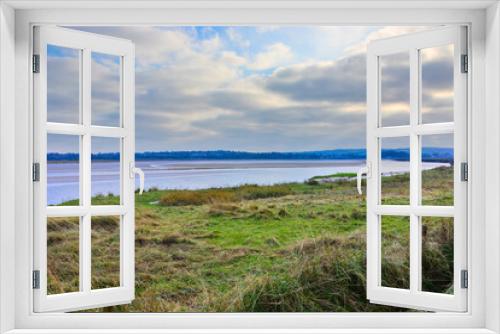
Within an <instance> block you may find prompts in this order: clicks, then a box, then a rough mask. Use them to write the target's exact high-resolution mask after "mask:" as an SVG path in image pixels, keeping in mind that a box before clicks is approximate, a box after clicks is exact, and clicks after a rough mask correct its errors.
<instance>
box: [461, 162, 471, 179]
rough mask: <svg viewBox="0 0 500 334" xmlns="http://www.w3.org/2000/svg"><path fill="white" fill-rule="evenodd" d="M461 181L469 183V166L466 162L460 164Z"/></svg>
mask: <svg viewBox="0 0 500 334" xmlns="http://www.w3.org/2000/svg"><path fill="white" fill-rule="evenodd" d="M460 179H461V180H462V181H469V164H468V163H466V162H462V163H461V164H460Z"/></svg>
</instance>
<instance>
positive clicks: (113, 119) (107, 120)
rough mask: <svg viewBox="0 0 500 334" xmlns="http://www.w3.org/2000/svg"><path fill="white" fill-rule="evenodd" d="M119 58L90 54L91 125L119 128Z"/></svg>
mask: <svg viewBox="0 0 500 334" xmlns="http://www.w3.org/2000/svg"><path fill="white" fill-rule="evenodd" d="M120 61H121V60H120V57H119V56H112V55H106V54H102V53H96V52H92V124H93V125H103V126H120V105H121V103H120V99H121V96H120V87H121V83H120V69H121V64H120Z"/></svg>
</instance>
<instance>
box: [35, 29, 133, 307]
mask: <svg viewBox="0 0 500 334" xmlns="http://www.w3.org/2000/svg"><path fill="white" fill-rule="evenodd" d="M33 40H34V43H33V47H34V50H33V52H34V54H36V55H38V56H39V61H40V64H39V71H38V72H39V73H36V74H34V75H33V94H34V101H33V110H34V113H33V114H34V117H33V120H34V123H33V127H34V140H33V153H34V162H35V163H37V164H38V166H39V181H38V182H35V183H34V184H33V199H34V216H33V250H34V254H33V268H34V270H37V271H38V273H39V276H38V277H39V278H38V282H39V288H37V289H34V304H33V307H34V310H35V312H50V311H76V310H85V309H90V308H93V307H103V306H109V305H119V304H128V303H130V302H131V301H132V300H133V299H134V295H135V293H134V291H135V290H134V287H135V284H134V278H135V263H134V247H135V239H134V229H135V227H134V225H135V224H134V222H135V213H134V201H135V196H134V190H135V189H134V188H135V182H134V178H135V174H134V173H133V171H132V169H133V167H134V154H135V146H134V143H135V131H134V124H135V122H134V120H135V117H134V116H135V115H134V100H135V89H134V76H135V61H134V59H135V56H134V49H135V48H134V45H133V44H132V42H130V41H128V40H124V39H121V38H114V37H109V36H102V35H97V34H92V33H88V32H81V31H77V30H71V29H65V28H61V27H53V26H36V27H34V37H33ZM47 45H56V46H62V47H66V48H71V49H73V50H78V52H79V56H78V58H79V71H78V72H79V75H80V81H81V83H80V86H81V87H80V89H79V91H80V96H79V100H80V101H79V103H78V104H79V106H80V108H79V109H80V110H79V114H80V122H79V124H66V123H55V122H48V121H47V112H48V111H47V90H48V83H47V75H48V74H47V58H48V56H47ZM93 52H99V53H101V54H107V55H112V56H116V57H119V59H120V61H119V72H120V73H119V78H120V82H119V86H120V102H119V105H120V107H119V121H120V123H119V125H118V126H115V127H110V126H99V125H94V123H93V122H92V112H91V107H90V105H91V94H92V93H91V92H92V78H91V76H92V70H91V67H92V53H93ZM50 134H63V135H73V136H78V137H79V141H80V147H79V154H80V159H79V160H80V162H79V178H80V182H79V186H80V195H79V199H80V203H79V205H75V206H47V136H48V135H50ZM94 137H100V138H103V137H106V138H114V139H116V140H119V142H120V144H119V145H120V164H119V170H120V171H119V174H120V175H119V183H120V196H119V197H120V203H119V204H117V205H92V203H91V197H92V196H91V193H92V191H91V187H92V181H91V174H92V171H91V169H92V167H91V153H92V138H94ZM97 215H98V216H119V217H120V219H119V231H120V232H119V233H120V248H119V251H120V257H119V259H120V266H119V270H120V271H119V273H118V274H119V277H120V280H119V282H120V285H119V286H117V287H109V288H105V289H92V284H91V281H92V251H91V247H92V240H91V234H92V226H91V225H92V216H97ZM50 217H73V218H78V219H79V230H80V231H79V240H78V244H79V265H80V268H79V273H78V274H79V285H80V286H79V291H76V292H71V293H59V294H50V295H49V294H48V293H47V219H49V218H50Z"/></svg>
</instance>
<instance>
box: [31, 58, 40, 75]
mask: <svg viewBox="0 0 500 334" xmlns="http://www.w3.org/2000/svg"><path fill="white" fill-rule="evenodd" d="M33 73H40V55H33Z"/></svg>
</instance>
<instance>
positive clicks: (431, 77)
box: [420, 45, 454, 123]
mask: <svg viewBox="0 0 500 334" xmlns="http://www.w3.org/2000/svg"><path fill="white" fill-rule="evenodd" d="M420 62H421V64H422V65H421V66H422V90H421V91H422V108H421V112H422V114H421V118H422V123H436V122H453V63H454V62H453V45H446V46H441V47H435V48H428V49H422V50H421V51H420Z"/></svg>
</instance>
